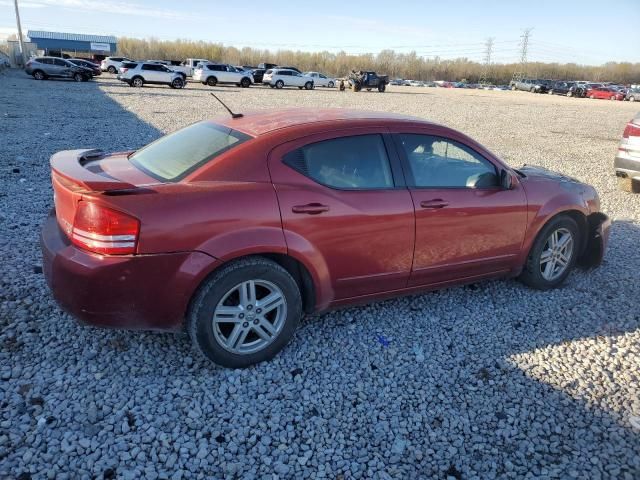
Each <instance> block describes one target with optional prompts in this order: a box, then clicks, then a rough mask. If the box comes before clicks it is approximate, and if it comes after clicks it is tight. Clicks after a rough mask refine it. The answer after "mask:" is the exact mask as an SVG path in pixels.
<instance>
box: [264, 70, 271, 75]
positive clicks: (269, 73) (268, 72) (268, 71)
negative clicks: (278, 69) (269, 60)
mask: <svg viewBox="0 0 640 480" xmlns="http://www.w3.org/2000/svg"><path fill="white" fill-rule="evenodd" d="M272 73H273V70H271V69H269V70H267V71H266V72H264V74H265V75H271V74H272Z"/></svg>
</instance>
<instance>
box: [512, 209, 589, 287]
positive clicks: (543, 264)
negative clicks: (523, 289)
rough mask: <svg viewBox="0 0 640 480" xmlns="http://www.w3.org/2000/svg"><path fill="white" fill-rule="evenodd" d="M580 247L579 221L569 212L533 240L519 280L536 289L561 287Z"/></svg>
mask: <svg viewBox="0 0 640 480" xmlns="http://www.w3.org/2000/svg"><path fill="white" fill-rule="evenodd" d="M579 248H580V235H579V229H578V225H577V224H576V221H575V220H574V219H573V218H571V217H569V216H566V215H560V216H557V217H555V218H553V219H551V221H549V223H547V225H545V226H544V227H543V228H542V230H541V231H540V233H539V234H538V237H537V238H536V240H535V242H534V243H533V246H532V247H531V251H530V252H529V256H528V257H527V263H526V265H525V267H524V269H523V271H522V273H521V274H520V279H521V280H522V282H523V283H525V284H526V285H528V286H530V287H532V288H535V289H537V290H549V289H551V288H556V287H558V286H560V285H561V284H562V282H564V281H565V279H566V278H567V277H568V276H569V273H571V270H572V269H573V267H574V266H575V264H576V260H577V257H578V254H579Z"/></svg>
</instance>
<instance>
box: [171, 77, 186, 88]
mask: <svg viewBox="0 0 640 480" xmlns="http://www.w3.org/2000/svg"><path fill="white" fill-rule="evenodd" d="M171 88H184V80H182V77H178V78H174V79H173V80H172V81H171Z"/></svg>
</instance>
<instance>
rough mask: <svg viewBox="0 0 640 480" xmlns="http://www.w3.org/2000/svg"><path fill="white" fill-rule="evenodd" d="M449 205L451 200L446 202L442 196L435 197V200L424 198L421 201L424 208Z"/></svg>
mask: <svg viewBox="0 0 640 480" xmlns="http://www.w3.org/2000/svg"><path fill="white" fill-rule="evenodd" d="M448 205H449V202H445V201H444V200H442V199H441V198H435V199H433V200H424V201H422V202H420V206H421V207H422V208H444V207H446V206H448Z"/></svg>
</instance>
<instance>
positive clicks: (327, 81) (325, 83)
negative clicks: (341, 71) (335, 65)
mask: <svg viewBox="0 0 640 480" xmlns="http://www.w3.org/2000/svg"><path fill="white" fill-rule="evenodd" d="M303 75H306V76H308V77H311V78H313V85H314V86H315V87H329V88H333V87H335V86H336V80H335V78H329V77H327V76H326V75H323V74H322V73H319V72H305V73H303Z"/></svg>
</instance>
